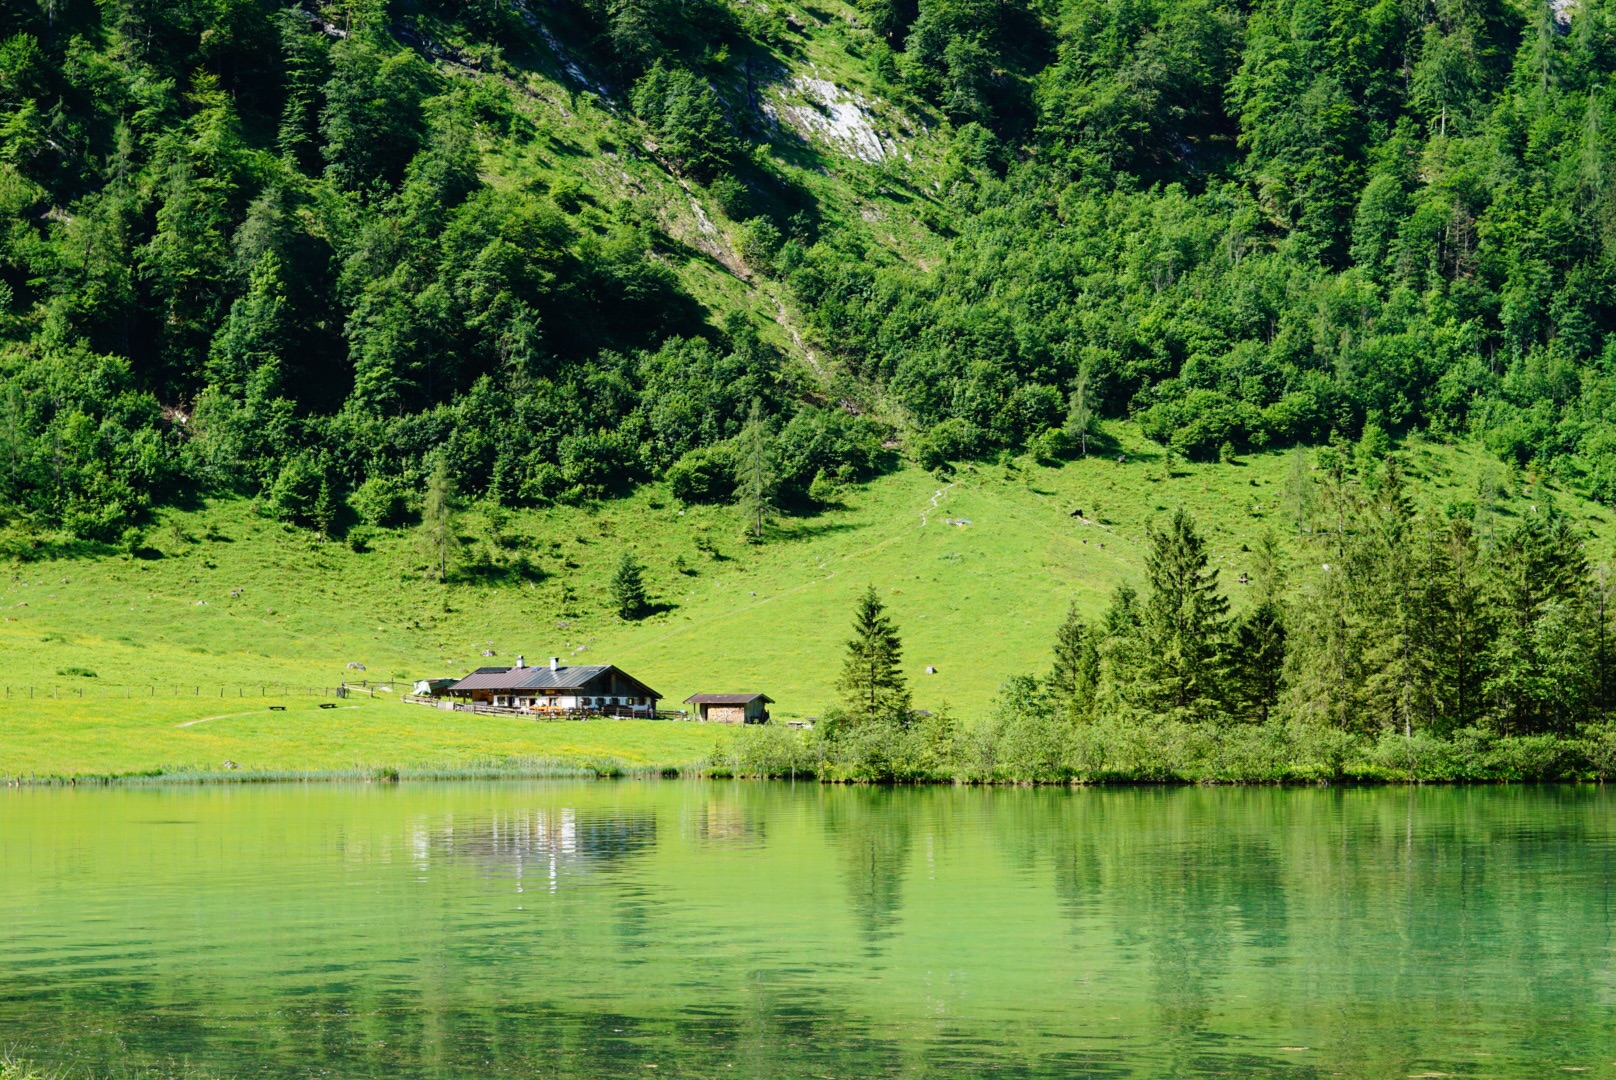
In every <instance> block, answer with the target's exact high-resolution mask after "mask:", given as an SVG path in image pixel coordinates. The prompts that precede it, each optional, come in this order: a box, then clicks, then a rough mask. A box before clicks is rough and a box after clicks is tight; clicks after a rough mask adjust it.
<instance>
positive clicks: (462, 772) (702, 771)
mask: <svg viewBox="0 0 1616 1080" xmlns="http://www.w3.org/2000/svg"><path fill="white" fill-rule="evenodd" d="M518 780H602V781H609V780H683V781H691V780H731V781H746V782H767V783H791V782H800V783H805V784H806V783H813V784H818V785H821V786H823V787H832V788H849V787H853V788H943V787H953V788H1044V789H1100V788H1115V789H1122V788H1222V787H1242V788H1323V787H1331V788H1383V787H1506V786H1520V787H1526V786H1547V785H1561V786H1593V787H1602V786H1603V785H1604V784H1605V783H1606V782H1607V781H1606V779H1605V778H1603V777H1598V776H1549V777H1531V778H1521V777H1513V778H1500V777H1460V778H1451V779H1431V778H1418V777H1416V778H1408V777H1376V776H1363V775H1349V776H1340V777H1334V778H1328V777H1325V778H1308V777H1293V778H1288V779H1278V780H1275V779H1262V778H1248V779H1227V778H1219V779H1184V778H1171V777H1169V778H1126V777H1115V778H1108V779H1102V780H973V779H948V778H941V777H939V778H922V779H849V778H838V777H819V776H817V775H815V774H814V773H812V772H802V773H798V774H797V775H796V776H794V777H793V776H789V775H761V774H757V775H738V774H735V773H732V772H729V771H725V770H722V769H719V770H712V769H707V768H698V767H689V766H687V767H678V766H665V767H631V766H621V767H618V766H604V765H603V766H598V767H594V768H585V767H579V766H572V765H560V764H558V765H556V766H554V767H551V768H509V769H497V768H461V767H444V768H439V769H434V768H420V769H405V768H399V769H393V768H380V769H310V770H284V769H277V770H266V771H249V770H231V771H220V772H203V771H196V770H178V771H175V772H143V773H124V774H118V775H110V776H109V775H104V774H75V775H68V776H6V775H3V774H0V788H16V789H22V788H79V787H84V788H141V787H154V788H155V787H209V786H238V787H263V786H277V785H284V786H291V785H299V784H322V785H323V784H381V785H396V784H421V783H429V784H433V783H489V782H492V783H503V782H511V781H518Z"/></svg>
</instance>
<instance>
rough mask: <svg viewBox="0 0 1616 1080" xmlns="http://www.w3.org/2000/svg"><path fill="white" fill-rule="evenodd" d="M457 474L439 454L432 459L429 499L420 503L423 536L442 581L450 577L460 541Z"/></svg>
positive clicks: (439, 578)
mask: <svg viewBox="0 0 1616 1080" xmlns="http://www.w3.org/2000/svg"><path fill="white" fill-rule="evenodd" d="M454 527H455V488H454V477H453V476H452V475H451V474H450V472H449V462H448V460H447V459H446V458H445V457H444V456H443V455H442V454H441V453H440V454H437V455H436V456H434V457H433V459H432V471H431V472H430V473H428V474H427V481H426V498H425V499H424V500H422V504H421V539H422V542H423V544H424V545H425V547H426V549H427V557H428V558H429V559H430V560H431V562H432V565H433V567H434V568H435V569H436V570H437V573H438V580H439V581H448V580H449V571H450V569H451V568H452V567H453V565H454V558H455V553H456V552H457V551H458V550H459V547H460V541H459V539H458V538H457V537H456V536H455V528H454Z"/></svg>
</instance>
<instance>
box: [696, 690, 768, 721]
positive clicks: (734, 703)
mask: <svg viewBox="0 0 1616 1080" xmlns="http://www.w3.org/2000/svg"><path fill="white" fill-rule="evenodd" d="M685 704H686V705H694V706H695V707H696V719H698V720H710V721H712V722H713V723H715V724H763V723H767V722H768V719H769V710H768V709H767V708H766V706H769V705H773V704H774V699H773V698H770V697H769V696H768V695H767V694H691V695H690V696H689V697H687V698H685Z"/></svg>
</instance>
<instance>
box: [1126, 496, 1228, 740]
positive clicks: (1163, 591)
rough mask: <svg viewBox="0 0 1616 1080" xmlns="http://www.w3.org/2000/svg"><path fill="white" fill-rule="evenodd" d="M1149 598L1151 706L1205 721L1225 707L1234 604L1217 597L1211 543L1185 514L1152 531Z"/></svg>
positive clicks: (1146, 653)
mask: <svg viewBox="0 0 1616 1080" xmlns="http://www.w3.org/2000/svg"><path fill="white" fill-rule="evenodd" d="M1146 532H1147V535H1148V536H1149V538H1150V551H1149V552H1148V553H1147V554H1146V556H1145V574H1146V579H1147V581H1148V584H1149V592H1148V593H1147V594H1146V597H1145V606H1144V612H1143V622H1142V629H1143V632H1144V649H1143V652H1142V656H1141V662H1142V665H1143V669H1142V672H1141V674H1142V676H1143V687H1142V689H1143V691H1144V698H1145V703H1146V704H1147V705H1149V706H1151V707H1154V708H1157V709H1162V710H1172V711H1175V712H1179V713H1187V714H1189V715H1190V716H1193V717H1197V718H1199V717H1205V716H1207V715H1209V714H1211V713H1212V712H1214V711H1215V710H1216V708H1217V706H1218V704H1219V700H1218V699H1219V695H1220V692H1221V686H1220V683H1221V680H1220V678H1219V675H1220V672H1219V668H1220V666H1221V663H1222V653H1223V643H1224V634H1225V631H1226V628H1227V627H1226V624H1227V619H1228V612H1229V601H1228V599H1227V598H1225V597H1224V596H1223V595H1222V594H1220V593H1219V592H1218V572H1217V570H1215V569H1213V568H1212V567H1211V566H1209V564H1208V562H1207V557H1206V544H1205V543H1204V542H1203V541H1202V539H1201V536H1200V534H1199V533H1197V532H1196V531H1195V521H1194V519H1192V518H1191V517H1190V515H1189V514H1188V513H1187V512H1186V511H1185V510H1184V509H1183V508H1179V509H1178V510H1176V511H1175V512H1174V513H1173V517H1172V519H1171V521H1169V522H1168V525H1167V528H1166V529H1157V528H1156V527H1155V526H1154V525H1151V526H1149V527H1148V529H1147V530H1146Z"/></svg>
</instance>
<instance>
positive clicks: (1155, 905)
mask: <svg viewBox="0 0 1616 1080" xmlns="http://www.w3.org/2000/svg"><path fill="white" fill-rule="evenodd" d="M1613 811H1616V799H1613V798H1612V795H1611V794H1608V793H1607V792H1606V791H1604V790H1601V789H1598V788H1592V787H1548V788H1525V789H1519V788H1517V789H1451V790H1450V789H1434V790H1433V789H1427V790H1417V789H1414V790H1403V789H1388V790H1346V791H1342V790H1298V791H1273V790H1195V789H1187V790H1154V789H1141V790H1121V791H1076V792H1068V791H1031V790H1008V791H981V790H960V791H956V790H946V789H923V790H896V791H888V790H871V789H826V788H821V787H819V786H817V785H813V784H798V785H796V786H794V787H793V786H790V785H786V784H753V783H705V784H702V783H687V782H681V781H661V782H647V783H621V782H619V783H612V782H602V783H570V782H568V783H560V782H557V783H512V784H488V785H472V784H454V785H441V786H439V785H418V784H405V785H402V786H365V787H334V786H326V785H319V786H308V787H241V788H174V789H154V790H99V791H88V790H77V791H74V790H35V791H27V790H24V791H15V790H14V791H6V792H0V1049H5V1048H9V1049H11V1050H12V1051H13V1052H16V1053H21V1054H23V1055H26V1056H33V1057H36V1058H41V1059H45V1060H49V1061H53V1062H57V1063H62V1064H69V1065H74V1066H77V1067H81V1068H88V1069H94V1070H97V1071H105V1070H107V1069H109V1068H124V1067H128V1066H131V1065H142V1064H156V1065H159V1066H164V1067H176V1066H178V1067H182V1068H187V1069H192V1070H197V1071H200V1072H204V1073H209V1074H216V1075H221V1076H234V1075H246V1074H249V1073H250V1074H255V1075H268V1076H287V1077H292V1076H299V1077H301V1076H311V1075H319V1076H389V1077H413V1076H496V1075H513V1076H539V1077H549V1076H555V1077H623V1076H653V1075H654V1076H659V1077H830V1078H833V1080H849V1078H855V1077H869V1076H903V1077H920V1076H960V1077H974V1076H982V1075H988V1074H992V1075H996V1076H1012V1077H1014V1076H1024V1077H1057V1076H1058V1077H1085V1076H1089V1077H1200V1076H1288V1077H1310V1076H1349V1077H1403V1076H1409V1075H1411V1074H1412V1075H1419V1074H1428V1075H1436V1074H1451V1075H1454V1076H1520V1077H1526V1076H1534V1077H1540V1076H1547V1075H1568V1074H1566V1073H1563V1072H1562V1071H1561V1070H1564V1069H1579V1070H1581V1069H1585V1070H1587V1071H1588V1073H1589V1074H1591V1075H1594V1076H1616V1064H1613V1063H1616V1025H1613V1021H1616V1009H1613V1001H1616V967H1613V947H1612V926H1613V920H1616V903H1613V901H1616V890H1613V882H1616V858H1613V848H1612V841H1613V816H1612V812H1613ZM653 1068H654V1069H655V1071H654V1072H653V1071H652V1070H653Z"/></svg>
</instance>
